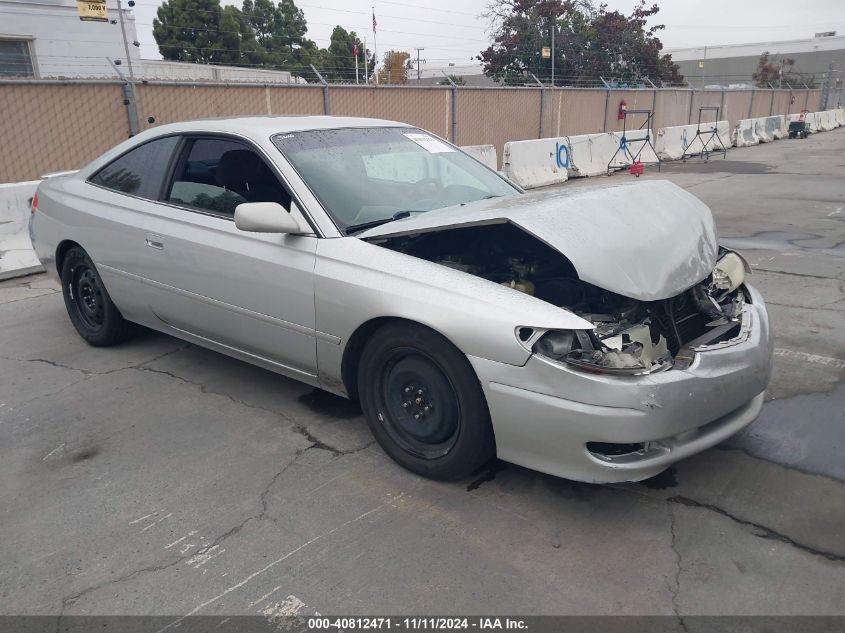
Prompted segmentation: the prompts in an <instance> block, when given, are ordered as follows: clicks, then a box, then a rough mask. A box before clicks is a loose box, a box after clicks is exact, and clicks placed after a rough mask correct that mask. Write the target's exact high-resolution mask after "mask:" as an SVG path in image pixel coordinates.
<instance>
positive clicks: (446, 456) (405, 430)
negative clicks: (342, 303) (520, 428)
mask: <svg viewBox="0 0 845 633" xmlns="http://www.w3.org/2000/svg"><path fill="white" fill-rule="evenodd" d="M358 396H359V398H360V401H361V408H362V410H363V412H364V416H365V417H366V419H367V424H368V425H369V427H370V430H371V431H372V433H373V435H374V436H375V438H376V440H377V441H378V443H379V444H380V445H381V447H382V448H383V449H384V451H385V452H386V453H387V454H388V455H390V457H391V458H393V460H394V461H396V462H397V463H398V464H400V465H401V466H403V467H405V468H407V469H408V470H410V471H412V472H415V473H417V474H418V475H422V476H423V477H428V478H430V479H440V480H455V479H462V478H464V477H467V476H469V475H471V474H473V473H474V472H476V471H478V469H479V468H481V467H482V466H484V464H486V463H487V462H489V461H490V460H491V459H492V458H493V457H494V456H495V454H496V446H495V441H494V437H493V427H492V424H491V423H490V413H489V411H488V409H487V401H486V399H485V398H484V392H483V391H482V390H481V385H480V384H479V382H478V377H477V376H476V375H475V372H474V371H473V369H472V365H470V363H469V361H468V360H467V358H466V356H465V355H464V354H463V353H461V351H460V350H458V349H457V348H456V347H455V346H454V345H452V344H451V343H450V342H449V341H448V340H446V339H445V338H443V337H442V336H440V335H439V334H437V333H436V332H433V331H432V330H429V329H428V328H425V327H422V326H416V325H412V324H406V323H392V324H389V325H386V326H384V327H382V328H381V329H380V330H378V331H376V333H375V334H373V336H372V337H371V338H370V340H369V341H368V342H367V345H366V347H365V348H364V352H363V354H362V355H361V361H360V365H359V371H358Z"/></svg>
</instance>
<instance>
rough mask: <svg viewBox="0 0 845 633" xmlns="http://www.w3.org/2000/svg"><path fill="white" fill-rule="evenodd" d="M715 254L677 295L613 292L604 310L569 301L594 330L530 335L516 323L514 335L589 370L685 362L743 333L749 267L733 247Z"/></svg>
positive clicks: (638, 370)
mask: <svg viewBox="0 0 845 633" xmlns="http://www.w3.org/2000/svg"><path fill="white" fill-rule="evenodd" d="M719 255H720V257H719V260H718V261H717V263H716V267H715V269H714V270H713V272H712V273H711V274H710V275H709V276H708V277H707V278H706V279H705V280H704V281H702V282H700V283H698V284H696V285H695V286H693V287H692V288H690V289H689V290H687V291H685V292H683V293H681V294H680V295H677V296H675V297H670V298H668V299H664V300H661V301H651V302H640V301H636V300H627V301H626V300H625V298H624V297H618V296H617V297H616V300H617V301H618V303H616V304H615V305H616V306H617V309H615V310H611V311H608V312H602V313H595V312H585V311H582V310H579V308H580V307H583V306H573V307H572V311H573V312H574V313H575V314H577V315H578V316H580V317H582V318H584V319H586V320H587V321H590V322H591V323H593V324H594V325H595V329H594V330H592V331H588V332H587V331H585V332H562V331H548V332H540V333H533V332H532V333H531V334H529V333H528V332H526V331H523V330H525V328H520V331H519V332H518V333H517V336H518V337H519V338H520V340H522V341H523V342H524V343H525V344H526V345H527V344H530V345H531V351H533V352H534V353H536V354H538V355H540V356H543V357H544V358H547V359H549V360H553V361H556V362H563V363H565V364H567V365H569V366H572V367H574V368H576V369H579V370H582V371H588V372H593V373H601V374H628V375H642V374H648V373H653V372H657V371H665V370H667V369H670V368H672V367H677V368H685V367H688V366H689V365H690V364H691V363H692V361H693V359H694V357H695V352H696V351H698V350H701V349H703V348H706V347H707V346H710V345H715V344H719V343H726V342H729V341H733V340H738V339H739V338H741V333H742V332H743V308H744V306H745V302H746V300H747V298H746V293H745V291H744V289H743V284H744V282H745V275H746V274H748V273H750V268H749V267H748V265H747V264H746V263H745V261H744V260H743V259H742V257H741V256H740V255H739V254H737V253H735V252H732V251H728V250H725V249H721V250H720V253H719ZM611 303H613V302H611ZM529 329H530V328H529Z"/></svg>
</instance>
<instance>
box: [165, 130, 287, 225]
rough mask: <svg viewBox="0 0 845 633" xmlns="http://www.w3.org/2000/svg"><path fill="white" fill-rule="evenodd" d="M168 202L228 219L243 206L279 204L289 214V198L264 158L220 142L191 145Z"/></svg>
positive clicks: (201, 140) (195, 141)
mask: <svg viewBox="0 0 845 633" xmlns="http://www.w3.org/2000/svg"><path fill="white" fill-rule="evenodd" d="M166 199H167V201H168V202H173V203H175V204H182V205H185V206H189V207H194V208H196V209H202V210H204V211H211V212H212V213H217V214H220V215H224V216H228V217H234V215H235V207H237V206H238V205H239V204H241V203H243V202H278V203H279V204H281V205H282V206H283V207H284V208H285V209H288V210H290V195H288V193H287V191H286V190H285V188H284V187H283V186H282V184H281V183H280V182H279V180H278V178H276V176H275V174H273V172H272V171H271V170H270V168H269V167H267V165H266V163H265V162H264V161H263V160H262V159H261V157H260V156H259V155H258V154H256V153H255V151H253V150H252V149H250V148H249V147H248V146H246V145H244V144H243V143H239V142H237V141H230V140H228V139H221V138H197V139H193V140H191V141H189V148H188V150H187V154H186V155H185V156H183V160H181V161H180V163H179V164H178V165H177V168H176V174H175V175H174V177H173V184H172V185H171V187H170V191H169V192H168V195H167V196H166Z"/></svg>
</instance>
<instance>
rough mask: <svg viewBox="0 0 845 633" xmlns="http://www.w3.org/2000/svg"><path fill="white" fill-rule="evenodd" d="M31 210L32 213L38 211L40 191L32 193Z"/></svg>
mask: <svg viewBox="0 0 845 633" xmlns="http://www.w3.org/2000/svg"><path fill="white" fill-rule="evenodd" d="M30 211H32V213H35V212H36V211H38V192H37V191H36V192H35V193H34V194H32V205H31V206H30Z"/></svg>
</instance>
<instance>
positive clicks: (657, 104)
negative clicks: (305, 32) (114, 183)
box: [0, 80, 841, 182]
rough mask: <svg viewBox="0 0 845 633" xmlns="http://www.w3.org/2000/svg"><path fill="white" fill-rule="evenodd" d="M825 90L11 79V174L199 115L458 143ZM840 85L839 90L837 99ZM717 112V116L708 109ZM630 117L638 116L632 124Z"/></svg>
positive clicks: (52, 165) (7, 135)
mask: <svg viewBox="0 0 845 633" xmlns="http://www.w3.org/2000/svg"><path fill="white" fill-rule="evenodd" d="M820 99H821V92H820V91H819V90H789V89H783V90H776V89H772V90H768V89H755V90H693V89H679V88H654V89H618V88H612V89H607V88H604V89H595V88H550V87H539V86H537V87H507V88H506V87H501V88H499V87H497V88H476V87H463V86H425V87H422V86H401V87H400V86H380V87H374V86H372V85H370V86H354V85H329V84H326V85H320V84H307V85H278V84H276V85H270V84H268V85H260V84H247V83H231V82H230V83H214V82H195V83H179V82H163V81H162V82H138V83H136V84H129V83H124V82H121V81H93V80H89V81H72V80H66V81H52V80H5V81H0V112H2V113H3V117H2V118H0V139H2V141H3V142H2V148H3V151H2V152H0V182H17V181H23V180H33V179H37V178H40V177H41V176H42V175H43V174H45V173H49V172H54V171H62V170H68V169H77V168H79V167H81V166H83V165H84V164H85V163H87V162H88V161H90V160H92V159H93V158H95V157H96V156H98V155H99V154H101V153H102V152H103V151H105V150H106V149H108V148H110V147H112V146H114V145H116V144H117V143H119V142H120V141H122V140H124V139H126V138H127V137H129V136H131V135H132V134H135V133H137V132H138V131H140V130H144V129H147V128H150V127H154V126H156V125H161V124H163V123H171V122H174V121H185V120H190V119H198V118H207V117H222V116H238V115H261V114H264V115H276V114H333V115H347V116H361V117H373V118H381V119H389V120H394V121H402V122H405V123H410V124H412V125H417V126H419V127H422V128H425V129H428V130H430V131H432V132H434V133H435V134H438V135H440V136H442V137H444V138H447V139H449V140H451V141H453V142H455V143H457V144H459V145H480V144H488V143H489V144H493V145H494V146H495V147H496V150H497V152H498V154H499V155H500V156H501V155H502V148H503V145H504V143H505V142H507V141H514V140H523V139H532V138H542V137H553V136H569V135H575V134H590V133H596V132H603V131H608V132H610V131H617V130H619V129H621V121H620V120H619V118H618V116H617V114H618V111H619V107H620V104H621V102H622V101H623V100H624V101H625V104H626V106H627V108H628V109H631V110H634V109H637V110H651V111H653V112H654V121H653V124H654V127H655V128H659V127H666V126H672V125H686V124H689V123H695V122H696V121H697V120H698V108H699V107H701V106H720V107H721V114H720V118H721V119H727V120H728V121H730V123H731V126H734V125H736V123H737V121H738V120H739V119H745V118H752V117H759V116H769V115H774V114H790V113H798V112H801V111H802V110H816V109H818V108H819V107H820ZM840 99H841V90H829V94H828V107H835V106H836V105H838V104H839V103H840ZM708 120H709V119H708ZM629 125H630V122H629Z"/></svg>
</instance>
